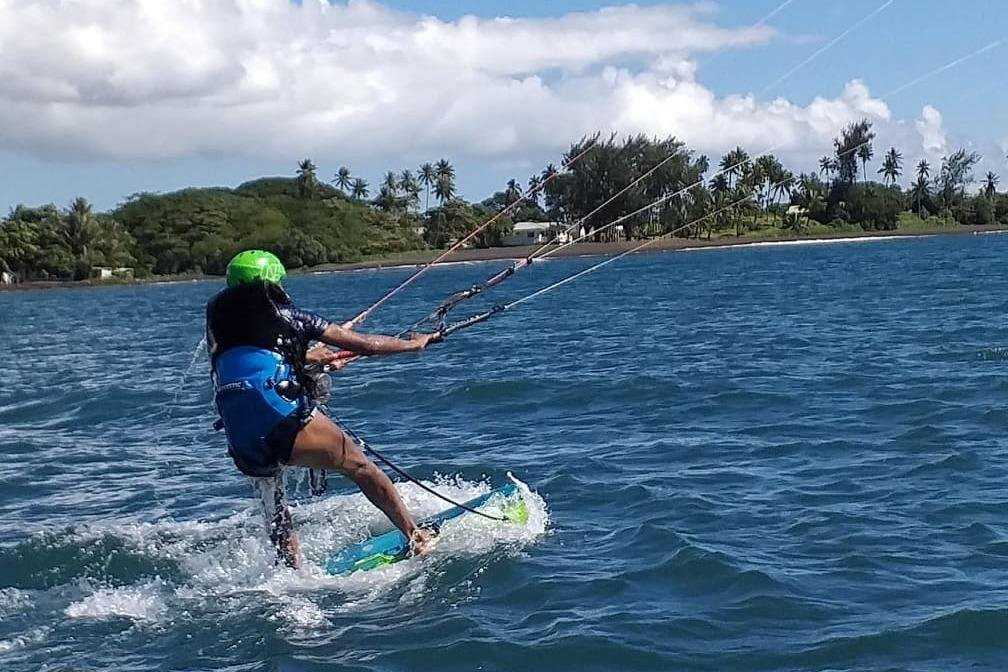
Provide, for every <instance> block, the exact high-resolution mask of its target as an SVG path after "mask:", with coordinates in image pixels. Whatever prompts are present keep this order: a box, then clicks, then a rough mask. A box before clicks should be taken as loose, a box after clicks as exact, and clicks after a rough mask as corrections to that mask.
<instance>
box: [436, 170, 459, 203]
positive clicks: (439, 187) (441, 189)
mask: <svg viewBox="0 0 1008 672" xmlns="http://www.w3.org/2000/svg"><path fill="white" fill-rule="evenodd" d="M434 196H435V197H436V198H437V199H438V201H440V202H441V205H442V206H443V205H444V204H445V203H447V202H448V201H450V200H452V199H453V198H454V197H455V183H454V181H453V180H452V178H451V176H449V175H443V176H441V177H439V178H438V181H437V183H435V185H434Z"/></svg>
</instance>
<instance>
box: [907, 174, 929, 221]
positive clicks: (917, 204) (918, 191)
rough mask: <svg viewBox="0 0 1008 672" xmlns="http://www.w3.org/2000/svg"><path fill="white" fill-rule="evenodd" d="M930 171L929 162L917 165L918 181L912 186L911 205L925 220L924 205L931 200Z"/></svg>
mask: <svg viewBox="0 0 1008 672" xmlns="http://www.w3.org/2000/svg"><path fill="white" fill-rule="evenodd" d="M928 171H929V168H928V165H927V161H921V162H920V163H919V164H917V181H916V182H914V183H913V184H912V185H911V186H910V205H911V207H913V208H914V210H915V211H916V212H917V216H918V217H920V218H921V219H924V203H925V202H926V201H927V200H928V199H929V198H931V191H930V189H929V184H930V183H929V182H928Z"/></svg>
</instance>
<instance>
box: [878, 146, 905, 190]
mask: <svg viewBox="0 0 1008 672" xmlns="http://www.w3.org/2000/svg"><path fill="white" fill-rule="evenodd" d="M902 168H903V155H902V154H900V153H899V152H897V151H896V148H895V147H890V148H889V151H888V152H886V155H885V158H884V159H882V167H881V168H879V169H878V173H879V175H881V176H882V178H883V179H884V180H885V183H886V184H896V180H897V179H899V176H900V175H902V174H903V172H902V170H901V169H902Z"/></svg>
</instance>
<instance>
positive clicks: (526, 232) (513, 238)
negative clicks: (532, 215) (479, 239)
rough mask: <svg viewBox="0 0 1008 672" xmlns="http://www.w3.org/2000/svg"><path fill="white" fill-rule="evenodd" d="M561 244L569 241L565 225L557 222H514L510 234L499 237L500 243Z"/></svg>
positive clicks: (508, 244)
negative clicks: (551, 242)
mask: <svg viewBox="0 0 1008 672" xmlns="http://www.w3.org/2000/svg"><path fill="white" fill-rule="evenodd" d="M554 238H556V240H555V241H554V242H557V243H560V244H563V243H569V242H570V234H569V233H567V227H566V226H564V225H563V224H560V223H558V222H515V225H514V229H512V231H511V235H509V236H504V237H503V238H502V239H501V245H504V246H506V247H515V246H518V245H542V244H543V243H548V242H550V241H552V240H553V239H554Z"/></svg>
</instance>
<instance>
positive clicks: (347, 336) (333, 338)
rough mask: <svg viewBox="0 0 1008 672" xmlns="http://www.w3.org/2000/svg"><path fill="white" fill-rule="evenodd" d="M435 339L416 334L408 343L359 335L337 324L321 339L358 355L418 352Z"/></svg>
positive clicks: (390, 338)
mask: <svg viewBox="0 0 1008 672" xmlns="http://www.w3.org/2000/svg"><path fill="white" fill-rule="evenodd" d="M434 339H436V336H435V335H434V334H415V335H414V336H413V338H411V339H410V340H408V341H406V340H403V339H401V338H395V337H394V336H381V335H379V334H359V333H357V332H356V331H351V330H349V329H344V328H343V327H341V326H339V325H336V324H330V325H329V326H328V327H327V328H326V330H325V331H323V332H322V336H321V338H319V340H320V341H322V342H323V343H328V344H329V345H334V346H336V347H337V348H342V349H344V350H349V351H350V352H353V353H356V354H358V355H395V354H398V353H400V352H418V351H420V350H423V349H424V348H426V347H427V344H428V343H430V342H431V341H432V340H434Z"/></svg>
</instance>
